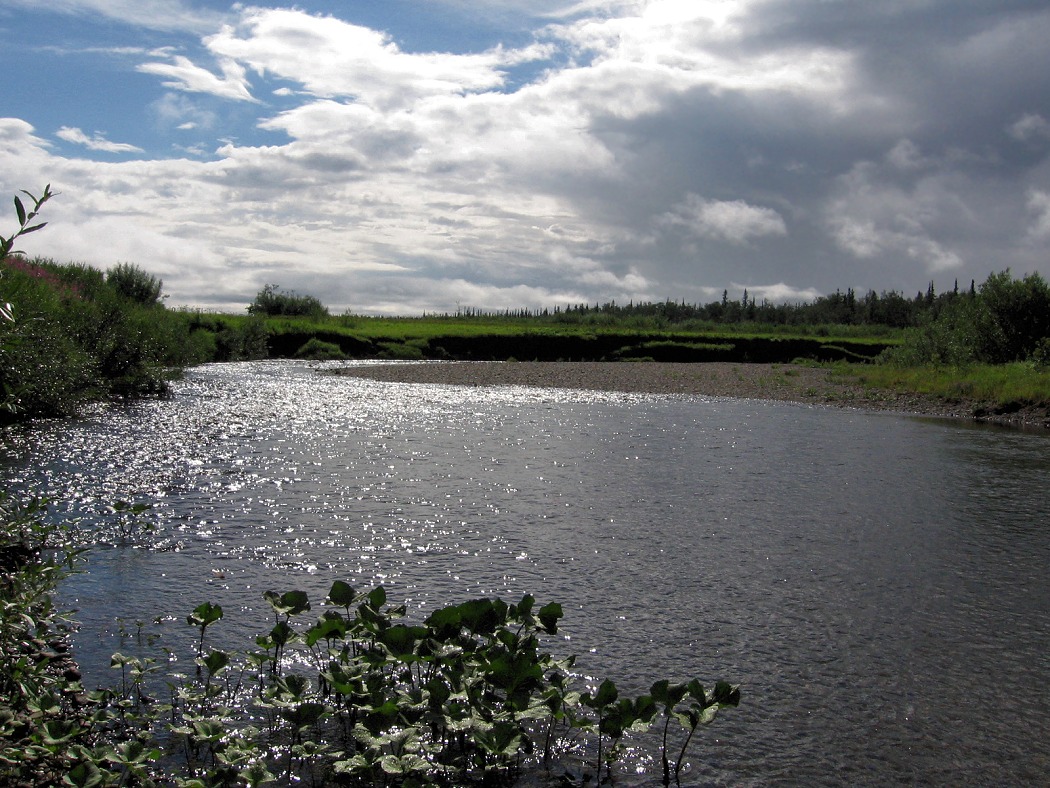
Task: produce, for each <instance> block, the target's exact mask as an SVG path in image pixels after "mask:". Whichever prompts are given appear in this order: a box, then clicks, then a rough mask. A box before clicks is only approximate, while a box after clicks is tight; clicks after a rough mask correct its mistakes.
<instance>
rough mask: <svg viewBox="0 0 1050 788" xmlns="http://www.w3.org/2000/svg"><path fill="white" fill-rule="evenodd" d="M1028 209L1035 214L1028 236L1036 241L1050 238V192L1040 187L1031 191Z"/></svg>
mask: <svg viewBox="0 0 1050 788" xmlns="http://www.w3.org/2000/svg"><path fill="white" fill-rule="evenodd" d="M1028 210H1029V212H1030V213H1032V214H1033V215H1034V216H1035V220H1034V221H1033V222H1032V225H1031V227H1029V229H1028V237H1029V238H1030V239H1032V240H1034V241H1048V240H1050V192H1046V191H1040V190H1039V189H1033V190H1032V191H1031V192H1029V194H1028Z"/></svg>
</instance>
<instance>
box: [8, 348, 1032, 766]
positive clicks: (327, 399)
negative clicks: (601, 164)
mask: <svg viewBox="0 0 1050 788" xmlns="http://www.w3.org/2000/svg"><path fill="white" fill-rule="evenodd" d="M11 453H12V457H11V458H10V460H9V461H8V464H7V470H6V473H7V475H8V477H9V478H11V479H16V480H19V481H20V483H22V484H24V485H26V486H28V487H31V488H33V489H36V490H38V491H41V492H49V493H51V494H53V495H54V496H56V497H58V498H60V499H61V500H64V501H68V502H70V508H71V509H72V510H75V511H76V512H79V513H81V514H87V515H90V514H91V513H92V512H94V511H97V510H98V509H99V508H100V507H102V506H103V505H104V504H105V503H108V502H112V501H113V500H151V501H154V502H155V508H154V510H153V511H152V513H151V515H150V516H151V518H152V520H153V521H154V522H155V523H156V525H157V526H158V529H159V537H160V539H161V541H162V542H163V543H164V544H166V545H169V546H178V548H179V549H177V550H171V551H165V552H158V551H150V550H144V549H132V548H130V547H127V546H125V547H104V548H99V549H97V550H95V551H94V552H93V553H92V554H91V555H90V557H89V559H88V562H87V565H86V570H87V571H85V572H84V573H82V574H79V575H77V576H75V577H74V578H72V579H71V580H70V581H69V582H68V584H67V586H66V588H65V589H64V593H65V595H66V598H67V600H68V602H69V603H70V604H72V605H75V606H76V607H77V608H78V609H79V614H78V618H79V619H80V620H81V621H82V622H83V626H82V632H81V634H80V636H79V640H78V643H77V648H78V650H79V653H80V656H81V659H82V662H83V663H84V665H83V667H84V669H85V673H86V675H87V676H88V677H89V679H91V680H96V681H108V680H109V676H108V675H107V669H106V666H108V655H109V653H110V652H111V651H113V650H115V647H116V646H115V641H114V639H113V633H115V631H116V629H117V624H116V621H115V618H116V617H117V616H120V617H122V618H123V619H124V620H125V621H128V622H133V621H135V620H144V621H148V620H150V619H152V618H153V617H154V616H156V615H158V614H166V615H170V616H172V617H173V618H174V620H173V621H172V623H170V624H169V625H168V626H167V627H166V629H167V630H168V634H167V635H166V637H167V638H168V639H169V643H171V644H173V645H176V646H177V641H179V640H180V639H182V640H183V641H186V642H188V641H189V640H190V639H191V638H192V632H188V631H183V630H184V629H185V627H184V626H181V625H180V622H181V621H182V619H183V618H184V617H185V615H186V614H187V613H188V612H189V611H190V610H191V609H192V608H193V607H195V606H196V605H197V604H199V603H200V602H202V601H206V600H207V601H212V602H216V603H220V604H222V605H223V607H224V608H225V610H226V618H225V619H224V621H223V622H222V624H221V625H220V626H221V627H223V628H224V630H225V631H226V632H227V633H228V634H229V635H231V636H241V635H246V634H249V633H250V634H251V635H254V634H255V633H257V632H258V631H259V630H260V628H261V626H262V623H263V622H264V621H265V620H266V617H267V610H266V609H265V608H266V605H265V603H264V602H263V600H262V597H261V594H262V592H263V591H265V590H267V589H275V590H280V591H284V590H289V589H291V588H300V589H303V590H306V591H308V592H310V593H311V594H312V595H315V596H318V597H320V596H323V594H324V593H325V592H326V591H327V589H328V587H329V586H330V585H331V583H332V581H333V580H335V579H344V580H348V581H350V582H351V583H353V584H354V585H355V586H359V587H365V586H368V585H371V584H375V583H382V584H384V585H385V586H386V587H387V588H388V589H389V591H390V594H391V596H392V597H393V598H396V599H400V600H405V601H407V602H408V603H409V605H410V608H411V609H413V610H419V609H431V608H433V607H435V606H437V605H441V604H446V603H449V602H452V601H461V600H463V599H465V598H468V597H471V596H478V595H496V594H498V595H503V596H507V597H511V596H520V595H521V594H522V593H525V592H530V593H533V594H535V595H536V596H537V598H538V599H539V600H540V601H541V603H542V602H545V601H560V602H562V603H563V604H564V606H565V609H566V613H567V617H566V621H565V624H566V632H567V637H569V638H570V639H569V640H568V641H567V642H564V643H562V644H561V645H559V646H558V647H559V648H561V647H563V648H565V650H566V651H568V652H572V653H579V654H581V666H582V667H583V669H584V670H585V671H586V672H588V673H589V674H591V675H595V676H610V677H612V678H614V679H616V680H617V682H618V683H620V684H621V685H622V686H625V687H626V688H627V689H628V690H630V691H640V690H644V689H646V688H647V687H648V684H649V682H650V681H651V680H653V679H655V678H661V677H667V678H673V679H684V678H689V677H693V676H698V677H700V678H702V679H705V680H714V679H719V678H725V679H728V680H731V681H733V682H739V683H741V684H742V685H743V692H744V696H743V704H742V706H741V707H740V709H738V710H735V711H734V712H733V713H731V714H727V715H725V716H724V717H722V718H720V719H719V721H718V722H717V723H716V725H715V726H714V727H713V728H711V729H710V730H708V731H706V732H705V738H704V740H703V741H702V742H701V744H700V746H699V747H698V748H697V749H696V752H697V754H698V755H699V756H700V757H699V758H698V760H699V761H700V762H699V763H698V764H697V765H696V767H695V768H694V770H693V773H692V774H693V777H692V778H691V779H695V781H696V784H722V783H725V784H768V783H771V782H778V781H781V782H785V783H805V784H851V785H856V784H870V785H882V784H886V783H892V782H917V783H929V784H969V785H973V784H989V785H991V784H1005V783H1013V784H1018V783H1031V782H1042V781H1044V780H1045V775H1046V774H1047V773H1050V743H1048V742H1047V741H1045V740H1044V738H1045V737H1043V736H1042V731H1044V730H1045V729H1047V727H1048V723H1050V719H1048V717H1050V714H1048V712H1047V709H1048V708H1050V689H1048V687H1050V681H1048V679H1050V657H1048V656H1047V655H1048V654H1050V634H1048V633H1050V620H1048V619H1050V612H1048V611H1050V605H1048V596H1050V590H1048V584H1047V580H1046V575H1045V569H1046V567H1047V566H1048V563H1050V562H1048V558H1050V538H1048V534H1047V533H1046V527H1047V523H1048V522H1050V516H1048V515H1050V491H1048V489H1047V485H1046V483H1045V481H1046V479H1047V477H1048V474H1047V472H1048V470H1050V440H1048V439H1047V438H1046V437H1045V436H1043V435H1033V434H1024V433H1019V432H1011V431H1006V430H988V429H984V430H976V429H969V428H965V427H963V426H961V425H956V424H952V423H946V422H938V421H929V420H918V419H908V418H901V417H896V416H890V415H877V414H865V413H859V412H851V411H839V410H822V409H819V408H808V407H802V406H794V405H785V404H771V403H762V402H754V401H743V400H741V401H725V400H705V399H684V398H670V397H669V398H660V397H648V396H645V397H643V396H631V395H622V394H598V393H587V392H567V391H553V390H540V389H524V388H503V389H499V388H489V389H484V388H456V387H440V386H433V387H429V386H408V385H396V384H384V383H376V382H370V381H366V380H357V379H353V378H335V377H328V376H322V375H318V374H317V371H316V369H309V368H306V367H303V366H297V365H294V364H290V363H277V362H272V363H271V362H267V363H254V364H240V365H236V364H234V365H216V366H209V367H204V368H201V369H197V370H193V371H191V372H190V373H189V374H188V375H187V377H186V379H185V380H184V381H183V382H181V383H180V384H178V386H177V394H176V396H175V397H174V398H173V399H171V400H167V401H161V402H150V403H140V404H136V405H133V406H129V407H124V408H113V409H106V410H102V411H100V412H99V413H97V414H96V415H94V416H93V417H91V418H86V419H84V420H82V421H80V422H78V423H76V424H72V425H68V424H67V425H55V426H54V427H52V428H49V429H47V430H44V431H43V432H41V433H37V434H35V435H34V436H33V437H32V438H28V439H26V440H24V441H23V442H22V443H21V444H20V445H19V446H18V448H17V449H13V450H12V452H11ZM642 779H643V780H644V778H642Z"/></svg>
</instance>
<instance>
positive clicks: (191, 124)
mask: <svg viewBox="0 0 1050 788" xmlns="http://www.w3.org/2000/svg"><path fill="white" fill-rule="evenodd" d="M149 109H150V112H151V113H152V115H153V117H154V118H155V119H156V121H157V124H158V125H159V126H161V127H174V128H177V129H180V130H183V131H185V130H189V129H211V128H213V127H214V126H215V124H216V121H217V117H216V114H215V113H214V112H213V111H211V110H206V109H204V108H202V107H200V106H199V105H198V104H196V103H195V102H194V101H192V100H191V99H190V98H189V97H188V96H185V95H183V94H181V93H165V94H164V95H163V96H162V97H161V98H159V99H157V100H156V101H154V102H153V103H152V104H150V106H149Z"/></svg>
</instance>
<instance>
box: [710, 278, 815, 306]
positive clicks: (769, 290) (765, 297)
mask: <svg viewBox="0 0 1050 788" xmlns="http://www.w3.org/2000/svg"><path fill="white" fill-rule="evenodd" d="M728 289H729V290H731V291H740V290H745V289H746V290H747V294H748V297H749V298H754V299H755V300H756V301H758V302H759V303H761V302H762V301H769V302H771V303H774V304H783V303H791V304H794V303H799V302H803V301H814V300H816V299H817V298H819V297H820V296H821V295H823V293H821V292H820V291H819V290H817V289H815V288H812V287H807V288H804V289H799V288H797V287H792V286H791V285H788V284H785V283H784V282H777V283H776V284H775V285H742V284H739V283H737V282H734V283H733V284H732V285H731V287H730V288H728Z"/></svg>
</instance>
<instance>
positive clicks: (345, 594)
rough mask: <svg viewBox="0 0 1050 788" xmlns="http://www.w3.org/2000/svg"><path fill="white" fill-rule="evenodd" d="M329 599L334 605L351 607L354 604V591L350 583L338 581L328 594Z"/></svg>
mask: <svg viewBox="0 0 1050 788" xmlns="http://www.w3.org/2000/svg"><path fill="white" fill-rule="evenodd" d="M328 598H329V599H330V600H331V602H332V604H333V605H340V606H341V607H350V605H352V604H354V599H355V594H354V589H353V587H351V586H350V584H349V583H344V582H343V581H342V580H336V581H335V582H334V583H332V590H331V591H329V592H328Z"/></svg>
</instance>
